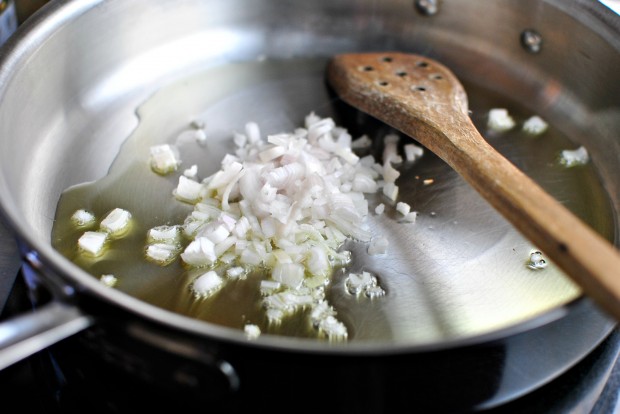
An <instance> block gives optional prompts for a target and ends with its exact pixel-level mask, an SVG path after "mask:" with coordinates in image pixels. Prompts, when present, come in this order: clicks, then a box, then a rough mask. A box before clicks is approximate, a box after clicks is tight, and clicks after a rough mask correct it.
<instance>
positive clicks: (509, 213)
mask: <svg viewBox="0 0 620 414" xmlns="http://www.w3.org/2000/svg"><path fill="white" fill-rule="evenodd" d="M327 77H328V82H329V83H330V84H331V86H332V87H333V89H334V90H335V91H336V93H337V94H338V95H339V96H340V98H341V99H343V100H344V101H345V102H347V103H349V104H350V105H352V106H354V107H356V108H358V109H359V110H361V111H363V112H366V113H368V114H370V115H372V116H373V117H375V118H377V119H379V120H381V121H383V122H385V123H386V124H388V125H390V126H392V127H394V128H396V129H398V130H400V131H401V132H403V133H404V134H406V135H409V136H411V137H415V139H416V140H417V141H418V142H420V143H421V144H422V145H424V146H425V147H426V148H428V149H429V150H431V151H432V152H434V153H435V154H437V155H438V156H439V157H440V158H442V159H443V160H444V161H445V162H446V163H448V164H449V165H450V166H451V167H452V168H454V169H455V170H456V171H457V172H458V173H459V174H460V175H461V176H462V177H463V178H464V179H465V180H466V181H467V182H468V183H469V184H470V185H472V186H473V187H474V188H475V189H476V190H477V191H478V192H479V193H480V194H481V195H482V196H483V197H484V198H485V199H486V200H487V201H488V202H489V203H490V204H491V205H493V206H494V208H495V209H497V211H499V212H500V213H501V214H502V215H503V216H504V217H505V218H506V219H507V220H509V221H510V222H511V223H512V224H513V225H514V226H515V228H517V229H518V230H519V231H520V232H521V233H522V234H523V235H524V236H525V237H527V238H528V239H529V240H530V241H532V242H533V243H534V244H535V245H536V246H537V247H538V248H540V250H541V251H543V252H544V254H545V255H546V256H547V257H548V258H550V259H551V260H552V261H553V262H554V263H555V264H556V265H558V266H559V267H560V268H561V269H562V270H563V271H564V272H565V273H566V274H567V275H568V276H569V277H570V278H572V279H573V280H574V281H575V282H576V283H577V284H578V285H579V286H580V287H581V289H582V291H583V292H584V293H585V294H586V295H588V296H589V297H590V298H592V299H593V300H594V301H595V302H597V303H598V304H599V306H600V307H601V308H602V309H604V310H605V311H607V313H609V314H610V315H612V316H613V317H614V318H615V319H616V320H618V321H620V252H619V251H618V250H617V249H616V248H615V247H614V246H612V244H611V243H609V242H608V241H607V240H606V239H604V238H603V237H601V236H600V235H599V234H598V233H596V232H595V231H594V230H592V229H591V228H590V227H589V226H588V225H586V224H585V223H583V222H582V221H581V220H580V219H578V218H577V217H576V216H574V215H573V214H572V213H571V212H570V211H569V210H568V209H567V208H566V207H564V206H563V205H562V204H560V203H559V202H558V201H556V200H555V199H554V198H553V197H551V196H550V195H549V194H547V193H546V192H545V191H544V190H543V189H542V188H541V187H540V186H539V185H537V184H536V183H535V182H534V181H532V180H531V179H530V178H529V177H527V176H526V175H525V174H524V173H523V172H522V171H520V170H519V169H518V168H517V167H515V166H514V165H513V164H512V163H511V162H510V161H508V160H507V159H506V158H504V157H503V156H502V155H501V154H500V153H498V152H497V151H496V150H495V149H494V148H493V147H492V146H491V145H490V144H488V143H487V142H486V140H485V139H484V138H483V137H482V136H481V135H480V133H479V132H478V130H477V129H476V127H475V126H474V124H473V122H472V121H471V119H470V117H469V114H468V103H467V94H466V92H465V89H464V88H463V86H462V85H461V83H460V82H459V80H458V79H457V77H456V76H455V75H454V74H453V73H452V72H451V71H450V70H449V69H448V68H446V67H445V66H443V65H442V64H440V63H439V62H436V61H434V60H432V59H430V58H428V57H424V56H418V55H414V54H404V53H361V54H343V55H337V56H335V57H334V58H333V59H332V60H331V61H330V63H329V66H328V69H327Z"/></svg>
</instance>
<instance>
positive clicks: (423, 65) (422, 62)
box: [416, 61, 428, 68]
mask: <svg viewBox="0 0 620 414" xmlns="http://www.w3.org/2000/svg"><path fill="white" fill-rule="evenodd" d="M416 66H417V67H419V68H427V67H428V62H425V61H420V62H418V63H416Z"/></svg>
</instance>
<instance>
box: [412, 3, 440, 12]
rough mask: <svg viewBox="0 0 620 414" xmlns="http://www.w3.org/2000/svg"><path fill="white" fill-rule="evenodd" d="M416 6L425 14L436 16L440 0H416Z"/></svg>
mask: <svg viewBox="0 0 620 414" xmlns="http://www.w3.org/2000/svg"><path fill="white" fill-rule="evenodd" d="M414 6H415V9H416V10H417V11H418V13H420V14H422V15H424V16H434V15H436V14H437V13H438V12H439V0H415V2H414Z"/></svg>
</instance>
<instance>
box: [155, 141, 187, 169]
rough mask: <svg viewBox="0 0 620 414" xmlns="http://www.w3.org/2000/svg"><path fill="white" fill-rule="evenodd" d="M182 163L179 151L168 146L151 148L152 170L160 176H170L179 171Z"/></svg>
mask: <svg viewBox="0 0 620 414" xmlns="http://www.w3.org/2000/svg"><path fill="white" fill-rule="evenodd" d="M180 164H181V161H180V160H179V154H178V150H177V149H176V148H175V147H173V146H171V145H168V144H163V145H155V146H152V147H151V169H152V170H153V171H155V172H156V173H158V174H162V175H165V174H168V173H171V172H174V171H176V170H177V168H178V167H179V165H180Z"/></svg>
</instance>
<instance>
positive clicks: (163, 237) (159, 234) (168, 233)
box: [147, 226, 179, 242]
mask: <svg viewBox="0 0 620 414" xmlns="http://www.w3.org/2000/svg"><path fill="white" fill-rule="evenodd" d="M147 239H148V241H152V242H162V241H168V242H172V241H177V240H178V239H179V226H157V227H153V228H152V229H150V230H149V231H148V234H147Z"/></svg>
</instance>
